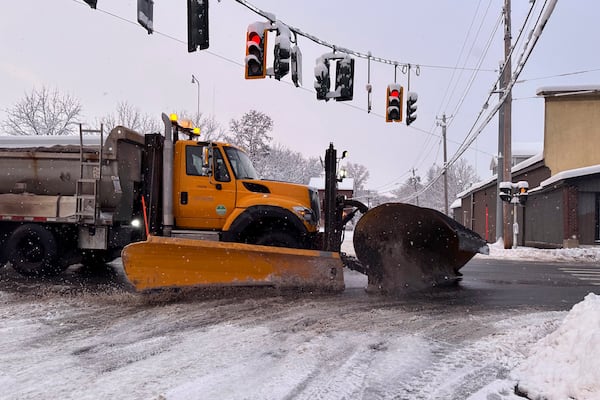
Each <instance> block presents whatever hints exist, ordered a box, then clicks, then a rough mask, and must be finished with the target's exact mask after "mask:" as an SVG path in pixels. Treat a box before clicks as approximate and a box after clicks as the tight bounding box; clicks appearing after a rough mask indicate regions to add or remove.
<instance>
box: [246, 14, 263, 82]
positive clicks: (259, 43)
mask: <svg viewBox="0 0 600 400" xmlns="http://www.w3.org/2000/svg"><path fill="white" fill-rule="evenodd" d="M267 31H268V29H267V28H266V27H265V24H264V23H263V22H255V23H253V24H250V25H248V31H247V33H246V59H245V64H246V79H263V78H264V77H265V76H266V75H267V63H266V61H267V54H266V53H265V49H266V47H267Z"/></svg>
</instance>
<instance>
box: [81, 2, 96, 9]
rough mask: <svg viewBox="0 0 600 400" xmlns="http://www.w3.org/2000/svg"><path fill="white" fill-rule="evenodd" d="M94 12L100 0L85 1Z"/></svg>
mask: <svg viewBox="0 0 600 400" xmlns="http://www.w3.org/2000/svg"><path fill="white" fill-rule="evenodd" d="M83 1H85V2H86V3H87V4H88V5H89V6H90V7H92V8H93V9H94V10H95V9H96V5H97V4H98V0H83Z"/></svg>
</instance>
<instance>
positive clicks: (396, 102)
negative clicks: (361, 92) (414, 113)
mask: <svg viewBox="0 0 600 400" xmlns="http://www.w3.org/2000/svg"><path fill="white" fill-rule="evenodd" d="M403 95H404V88H403V87H402V86H400V85H398V84H395V83H392V84H389V85H388V86H387V90H386V102H385V104H386V108H385V122H402V97H403Z"/></svg>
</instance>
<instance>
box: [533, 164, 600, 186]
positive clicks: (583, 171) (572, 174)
mask: <svg viewBox="0 0 600 400" xmlns="http://www.w3.org/2000/svg"><path fill="white" fill-rule="evenodd" d="M592 174H600V164H598V165H592V166H589V167H583V168H575V169H569V170H567V171H562V172H559V173H558V174H556V175H552V176H551V177H550V178H548V179H546V180H544V181H542V182H540V188H543V187H546V186H550V185H552V184H554V183H556V182H558V181H561V180H563V179H569V178H577V177H579V176H585V175H592Z"/></svg>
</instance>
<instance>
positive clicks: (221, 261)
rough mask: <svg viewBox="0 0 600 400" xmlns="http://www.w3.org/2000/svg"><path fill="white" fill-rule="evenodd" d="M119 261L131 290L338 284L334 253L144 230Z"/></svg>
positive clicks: (339, 287) (341, 279) (325, 286)
mask: <svg viewBox="0 0 600 400" xmlns="http://www.w3.org/2000/svg"><path fill="white" fill-rule="evenodd" d="M122 259H123V267H124V269H125V274H126V275H127V278H128V279H129V281H130V282H131V283H132V284H133V285H134V287H135V289H136V290H137V291H148V290H151V289H166V288H184V287H224V286H274V287H277V288H298V289H307V290H313V289H314V290H323V291H342V290H344V275H343V264H342V261H341V259H340V255H339V254H338V253H332V252H324V251H318V250H303V249H288V248H282V247H270V246H257V245H248V244H242V243H225V242H214V241H205V240H193V239H181V238H171V237H158V236H150V237H149V238H148V240H146V241H145V242H137V243H133V244H130V245H128V246H126V247H125V249H124V250H123V253H122Z"/></svg>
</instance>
